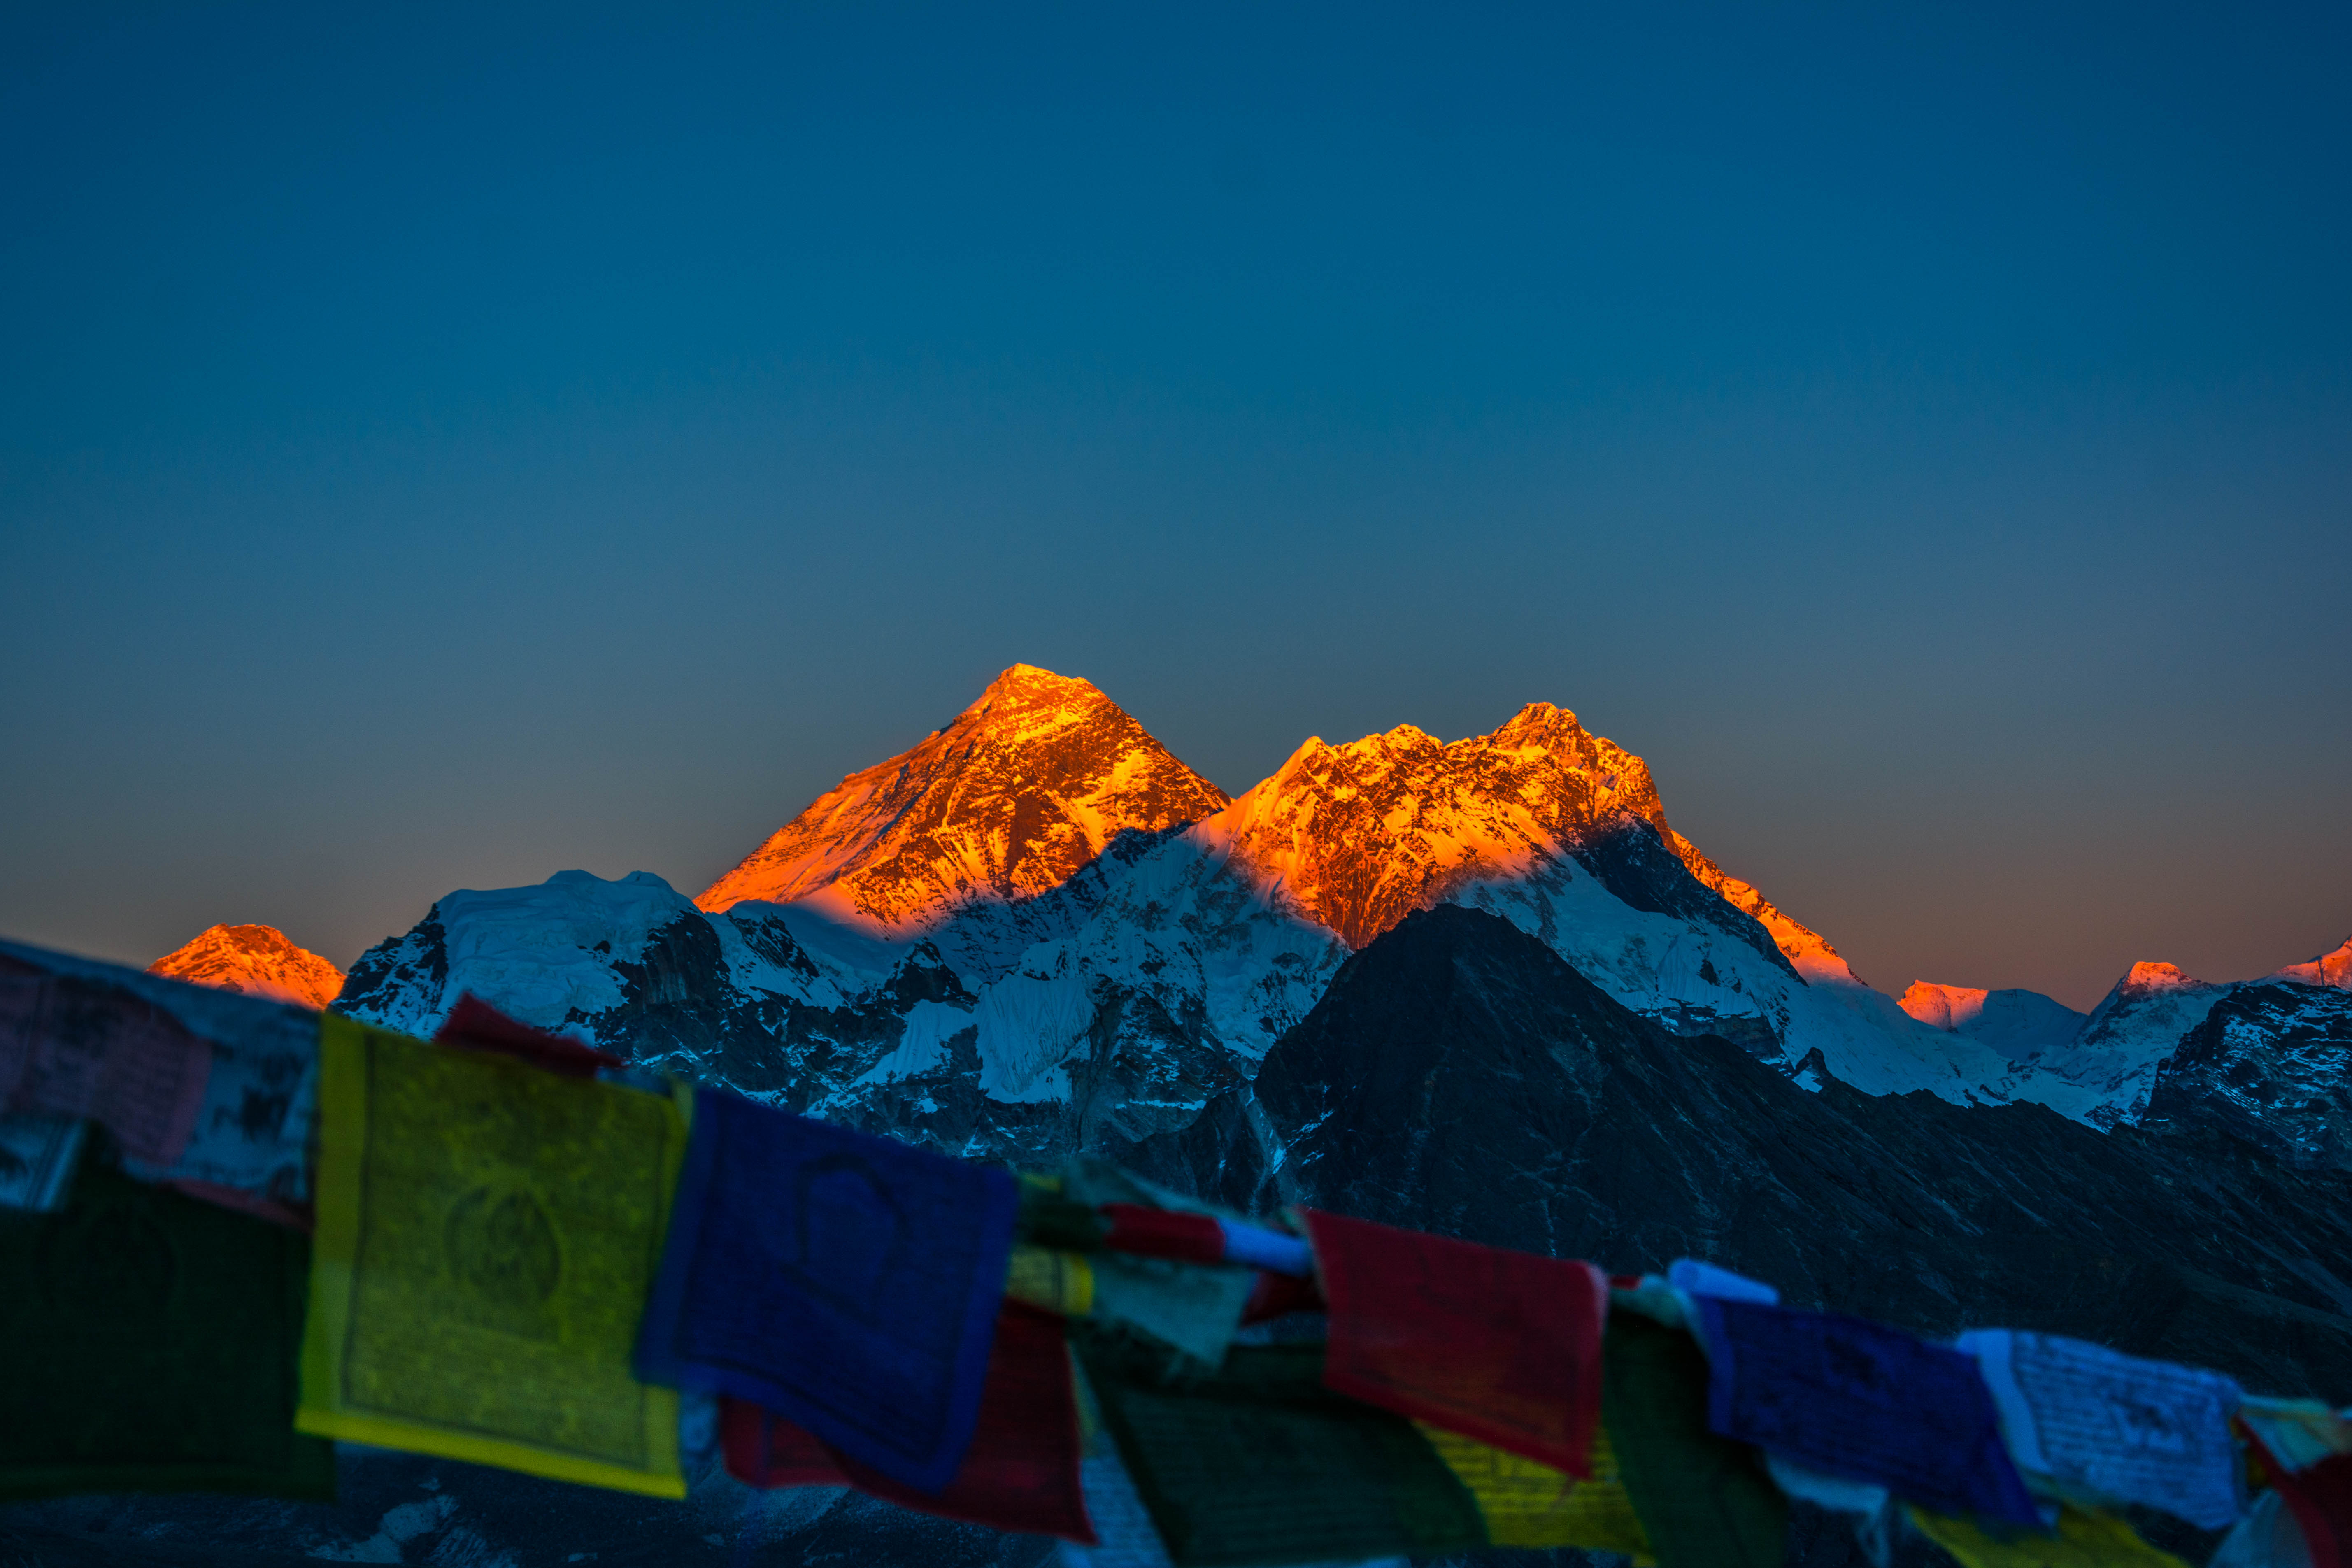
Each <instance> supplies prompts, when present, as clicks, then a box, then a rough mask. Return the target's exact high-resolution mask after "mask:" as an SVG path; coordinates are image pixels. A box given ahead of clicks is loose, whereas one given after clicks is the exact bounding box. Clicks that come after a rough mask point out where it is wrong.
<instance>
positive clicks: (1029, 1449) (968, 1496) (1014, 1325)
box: [719, 1304, 1095, 1544]
mask: <svg viewBox="0 0 2352 1568" xmlns="http://www.w3.org/2000/svg"><path fill="white" fill-rule="evenodd" d="M719 1418H720V1423H721V1431H722V1439H723V1441H724V1444H725V1447H726V1454H727V1470H728V1473H729V1474H730V1475H731V1476H733V1477H734V1478H735V1479H737V1480H740V1481H742V1482H744V1483H745V1484H746V1485H749V1486H754V1487H762V1488H767V1487H784V1486H841V1485H849V1486H855V1487H856V1488H857V1489H858V1490H860V1491H862V1492H866V1493H867V1494H868V1495H870V1496H873V1497H878V1498H881V1499H883V1500H885V1501H887V1502H894V1503H897V1504H898V1505H899V1506H900V1507H902V1508H909V1509H913V1510H917V1511H918V1512H921V1513H929V1514H935V1515H937V1516H938V1517H940V1518H941V1519H954V1520H961V1521H964V1522H966V1523H968V1524H979V1525H985V1526H987V1527H988V1528H990V1529H992V1530H1002V1531H1016V1532H1020V1533H1025V1534H1032V1535H1055V1536H1060V1537H1061V1538H1063V1539H1064V1540H1067V1541H1077V1542H1087V1543H1089V1544H1091V1543H1092V1542H1094V1540H1095V1531H1094V1529H1093V1527H1092V1526H1091V1525H1090V1524H1089V1523H1088V1522H1087V1509H1086V1503H1085V1500H1084V1498H1083V1496H1082V1493H1081V1491H1080V1487H1079V1478H1078V1419H1077V1405H1076V1395H1075V1394H1074V1393H1073V1392H1072V1388H1071V1373H1070V1357H1069V1352H1068V1351H1067V1350H1066V1348H1065V1347H1064V1344H1063V1340H1062V1326H1061V1324H1060V1323H1059V1322H1058V1321H1055V1319H1053V1318H1052V1317H1049V1316H1047V1315H1046V1314H1045V1313H1043V1312H1039V1311H1035V1310H1032V1309H1030V1308H1026V1307H1021V1306H1014V1305H1010V1304H1008V1305H1007V1306H1006V1307H1005V1308H1004V1310H1003V1314H1002V1315H1001V1316H1000V1318H999V1319H998V1321H997V1329H996V1341H995V1346H994V1348H993V1350H992V1352H990V1355H989V1361H988V1381H987V1384H986V1387H985V1389H984V1390H983V1392H982V1395H981V1405H980V1420H979V1423H978V1426H977V1427H976V1428H975V1430H974V1431H973V1434H972V1439H971V1448H970V1449H969V1450H968V1451H967V1452H966V1453H965V1455H964V1458H963V1464H962V1466H961V1468H959V1469H958V1470H957V1471H956V1473H955V1478H954V1479H952V1480H950V1482H949V1483H948V1484H947V1485H946V1486H945V1487H943V1488H941V1489H939V1490H938V1491H937V1492H935V1493H926V1492H920V1491H917V1490H915V1489H913V1488H911V1487H908V1486H906V1485H904V1484H902V1483H900V1482H898V1481H896V1480H893V1479H890V1478H889V1477H888V1476H886V1475H884V1474H882V1473H881V1472H880V1471H879V1470H877V1469H875V1468H873V1467H872V1466H869V1465H862V1464H859V1463H858V1462H857V1461H856V1459H853V1458H849V1457H848V1456H847V1455H845V1454H843V1453H840V1452H839V1451H837V1450H835V1449H833V1448H830V1447H826V1446H825V1445H824V1443H823V1442H821V1441H820V1440H819V1439H818V1438H817V1437H816V1436H814V1434H813V1433H810V1432H808V1431H806V1430H804V1429H803V1428H801V1427H799V1426H794V1425H793V1423H791V1422H788V1421H785V1420H783V1419H782V1418H781V1417H778V1416H775V1415H771V1414H770V1413H768V1412H767V1411H764V1410H762V1409H761V1408H760V1407H759V1406H757V1405H751V1404H750V1403H748V1402H745V1401H742V1400H737V1399H722V1400H721V1402H720V1417H719Z"/></svg>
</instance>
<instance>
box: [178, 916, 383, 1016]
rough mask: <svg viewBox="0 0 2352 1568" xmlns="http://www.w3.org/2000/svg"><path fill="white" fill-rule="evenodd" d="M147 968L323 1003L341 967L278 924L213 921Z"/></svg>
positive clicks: (335, 990) (333, 992) (335, 989)
mask: <svg viewBox="0 0 2352 1568" xmlns="http://www.w3.org/2000/svg"><path fill="white" fill-rule="evenodd" d="M147 972H148V973H150V974H168V975H170V976H171V977H172V978H173V979H174V980H187V981H193V982H194V983H195V984H198V985H214V986H217V987H219V988H220V989H221V990H224V991H242V992H245V993H246V994H248V995H253V996H274V997H276V998H278V1000H279V1001H281V1002H298V1003H299V1004H301V1005H303V1006H305V1007H324V1006H325V1005H327V1004H328V1003H330V1002H332V1001H333V1000H334V999H335V998H336V997H337V996H338V995H339V994H341V992H342V989H343V972H342V971H341V970H340V969H337V968H336V967H335V966H334V965H333V964H331V963H328V962H327V961H326V960H325V959H323V958H320V956H319V955H318V954H317V953H315V952H310V950H308V949H307V948H300V947H297V946H295V945H294V944H293V943H292V942H289V941H287V940H286V933H285V932H284V931H279V930H278V928H277V927H276V926H226V925H223V926H211V927H207V928H206V929H205V930H204V931H200V932H199V933H197V935H196V936H195V937H194V939H193V940H191V941H190V942H187V943H186V944H185V945H184V946H182V947H178V948H175V949H173V951H172V952H167V953H165V954H164V955H163V957H161V958H159V959H157V960H156V961H155V962H154V963H151V964H149V965H148V966H147Z"/></svg>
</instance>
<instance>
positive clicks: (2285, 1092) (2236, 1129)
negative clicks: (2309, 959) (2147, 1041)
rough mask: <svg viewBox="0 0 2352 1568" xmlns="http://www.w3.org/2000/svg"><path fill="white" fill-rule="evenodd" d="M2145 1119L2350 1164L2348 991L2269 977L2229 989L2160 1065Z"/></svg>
mask: <svg viewBox="0 0 2352 1568" xmlns="http://www.w3.org/2000/svg"><path fill="white" fill-rule="evenodd" d="M2316 962H2317V961H2314V963H2316ZM2298 967H2310V966H2298ZM2144 1125H2146V1126H2147V1127H2149V1128H2151V1129H2164V1130H2168V1131H2205V1132H2211V1133H2216V1134H2220V1135H2222V1136H2225V1137H2229V1138H2231V1139H2235V1140H2237V1141H2239V1142H2244V1143H2248V1144H2251V1145H2252V1146H2253V1147H2255V1148H2257V1149H2262V1150H2265V1151H2267V1152H2270V1153H2271V1154H2273V1155H2274V1156H2276V1157H2277V1158H2278V1159H2280V1160H2283V1161H2284V1162H2286V1163H2289V1164H2293V1165H2301V1166H2307V1167H2332V1168H2333V1169H2335V1170H2337V1171H2352V991H2347V990H2343V989H2339V988H2337V987H2336V986H2335V985H2333V984H2319V983H2294V982H2289V983H2279V982H2275V981H2273V982H2256V983H2253V984H2245V985H2240V986H2237V987H2235V988H2234V989H2232V990H2231V992H2230V993H2229V994H2227V995H2225V996H2223V997H2222V998H2221V1000H2220V1001H2218V1002H2216V1003H2214V1004H2213V1006H2212V1010H2211V1011H2210V1012H2208V1013H2207V1014H2206V1015H2205V1019H2204V1022H2202V1023H2200V1024H2199V1025H2198V1026H2196V1027H2195V1028H2193V1029H2191V1030H2189V1033H2188V1035H2187V1036H2186V1037H2183V1038H2182V1039H2181V1041H2180V1044H2179V1047H2178V1048H2177V1049H2175V1050H2174V1051H2173V1053H2172V1054H2171V1055H2170V1056H2168V1057H2167V1058H2165V1059H2164V1062H2163V1065H2162V1066H2161V1067H2159V1068H2158V1069H2157V1073H2156V1087H2155V1089H2154V1090H2153V1091H2152V1092H2151V1093H2150V1094H2149V1096H2148V1107H2147V1120H2146V1121H2145V1122H2144Z"/></svg>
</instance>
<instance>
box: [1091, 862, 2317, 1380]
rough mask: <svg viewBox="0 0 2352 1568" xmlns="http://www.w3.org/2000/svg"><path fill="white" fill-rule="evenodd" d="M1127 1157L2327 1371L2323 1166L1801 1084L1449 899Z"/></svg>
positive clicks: (1443, 1218)
mask: <svg viewBox="0 0 2352 1568" xmlns="http://www.w3.org/2000/svg"><path fill="white" fill-rule="evenodd" d="M1137 1153H1138V1155H1139V1157H1140V1158H1141V1159H1142V1160H1143V1161H1145V1162H1147V1163H1148V1164H1149V1166H1150V1168H1151V1169H1152V1170H1153V1171H1154V1173H1157V1174H1158V1175H1160V1177H1161V1178H1162V1179H1178V1180H1183V1181H1185V1182H1187V1183H1188V1184H1192V1185H1194V1186H1196V1187H1198V1188H1199V1189H1201V1190H1202V1191H1204V1192H1207V1193H1209V1194H1213V1195H1215V1196H1218V1197H1221V1198H1223V1200H1225V1201H1227V1202H1231V1203H1234V1204H1237V1205H1242V1206H1244V1207H1248V1208H1252V1209H1264V1208H1266V1207H1268V1206H1271V1205H1274V1204H1276V1203H1286V1202H1299V1203H1307V1204H1310V1205H1317V1206H1322V1207H1328V1208H1330V1209H1333V1210H1335V1211H1338V1212H1339V1213H1343V1214H1353V1215H1363V1216H1365V1217H1367V1218H1371V1219H1379V1220H1383V1221H1386V1222H1388V1223H1391V1224H1395V1225H1405V1226H1416V1227H1420V1228H1423V1229H1428V1230H1434V1231H1440V1232H1444V1233H1445V1234H1449V1235H1454V1236H1461V1237H1468V1238H1471V1239H1473V1240H1477V1241H1485V1242H1489V1243H1492V1244H1495V1245H1497V1246H1503V1247H1524V1248H1527V1249H1529V1250H1532V1251H1537V1252H1543V1253H1549V1254H1554V1255H1558V1256H1568V1257H1579V1258H1590V1259H1591V1260H1592V1261H1594V1262H1596V1263H1599V1264H1601V1266H1602V1267H1603V1268H1609V1269H1611V1270H1612V1271H1621V1272H1622V1271H1633V1270H1637V1269H1654V1268H1663V1267H1664V1265H1665V1264H1666V1263H1667V1262H1669V1261H1671V1260H1672V1259H1673V1258H1676V1257H1679V1256H1685V1255H1689V1256H1695V1257H1703V1258H1710V1259H1712V1260H1714V1261H1716V1262H1718V1263H1721V1264H1724V1265H1726V1266H1727V1267H1730V1268H1738V1269H1740V1270H1743V1271H1745V1272H1748V1273H1752V1274H1755V1275H1757V1276H1758V1277H1759V1278H1762V1279H1769V1280H1771V1281H1773V1282H1774V1283H1775V1284H1777V1285H1779V1286H1780V1289H1781V1290H1782V1291H1783V1292H1784V1295H1785V1298H1786V1299H1787V1300H1790V1302H1791V1303H1793V1304H1800V1305H1807V1306H1821V1307H1829V1308H1833V1309H1837V1310H1846V1311H1853V1312H1859V1313H1863V1314H1865V1315H1869V1316H1873V1317H1877V1318H1882V1319H1885V1320H1886V1321H1891V1322H1895V1323H1899V1324H1902V1325H1904V1326H1906V1327H1909V1328H1912V1329H1916V1330H1920V1331H1927V1332H1931V1333H1946V1332H1951V1331H1958V1329H1961V1328H1963V1327H1967V1326H1970V1325H1980V1326H1989V1325H2005V1326H2014V1327H2021V1328H2035V1329H2046V1330H2051V1331H2061V1332H2066V1333H2072V1334H2077V1335H2081V1336H2083V1337H2085V1338H2090V1339H2095V1340H2100V1341H2104V1342H2108V1343H2111V1344H2115V1345H2117V1346H2119V1347H2121V1348H2124V1349H2127V1350H2132V1351H2136V1352H2140V1353H2143V1354H2149V1355H2160V1356H2166V1357H2169V1358H2172V1359H2176V1360H2182V1361H2189V1362H2195V1363H2202V1364H2206V1365H2210V1366H2215V1367H2219V1368H2221V1369H2223V1370H2225V1371H2228V1372H2231V1373H2235V1374H2237V1375H2238V1376H2240V1377H2242V1378H2243V1379H2245V1380H2246V1381H2247V1383H2248V1384H2250V1386H2252V1387H2254V1388H2256V1389H2260V1390H2268V1391H2276V1392H2283V1393H2296V1394H2301V1393H2305V1392H2314V1393H2319V1394H2327V1395H2330V1396H2332V1397H2336V1398H2339V1399H2340V1398H2342V1397H2344V1396H2345V1395H2347V1394H2352V1316H2347V1313H2352V1278H2347V1268H2346V1263H2345V1260H2346V1259H2347V1258H2352V1184H2347V1182H2346V1181H2345V1179H2344V1178H2343V1177H2341V1176H2339V1175H2336V1174H2334V1173H2326V1172H2302V1171H2297V1170H2294V1169H2292V1168H2289V1167H2288V1166H2286V1165H2284V1164H2283V1163H2278V1162H2275V1161H2273V1160H2272V1159H2271V1158H2269V1157H2267V1156H2266V1155H2265V1154H2264V1153H2263V1152H2260V1151H2258V1150H2256V1149H2254V1148H2252V1147H2250V1146H2248V1145H2246V1144H2244V1143H2242V1142H2232V1141H2230V1140H2227V1139H2224V1138H2219V1137H2210V1136H2195V1135H2189V1134H2181V1135H2175V1136H2156V1135H2151V1134H2149V1133H2146V1132H2141V1131H2137V1130H2134V1129H2129V1128H2124V1129H2118V1130H2117V1131H2114V1132H2111V1133H2104V1134H2103V1133H2100V1132H2096V1131H2091V1130H2090V1129H2087V1128H2084V1127H2082V1126H2079V1125H2077V1124H2075V1123H2073V1122H2070V1121H2066V1120H2065V1119H2063V1118H2062V1117H2060V1116H2058V1115H2057V1114H2055V1113H2054V1112H2052V1111H2050V1110H2046V1109H2044V1108H2042V1107H2040V1106H2002V1107H1997V1108H1979V1109H1963V1108H1960V1107H1956V1106H1952V1105H1949V1104H1948V1103H1946V1102H1945V1101H1942V1100H1937V1099H1936V1098H1934V1097H1933V1096H1930V1095H1926V1094H1911V1095H1903V1096H1886V1097H1883V1098H1879V1099H1872V1098H1869V1097H1867V1096H1864V1095H1861V1094H1858V1093H1855V1092H1853V1090H1851V1089H1847V1088H1846V1087H1845V1086H1843V1085H1842V1084H1837V1083H1834V1082H1832V1083H1830V1084H1828V1085H1826V1086H1824V1087H1823V1089H1822V1090H1821V1092H1819V1093H1815V1094H1809V1093H1807V1092H1805V1091H1803V1090H1802V1089H1798V1088H1796V1087H1795V1086H1794V1085H1792V1084H1790V1082H1789V1081H1788V1080H1787V1079H1784V1078H1782V1077H1781V1076H1780V1074H1778V1073H1776V1072H1773V1071H1771V1070H1770V1069H1769V1068H1765V1067H1762V1066H1760V1065H1759V1064H1758V1063H1757V1062H1756V1061H1755V1060H1754V1059H1752V1058H1750V1057H1748V1055H1747V1054H1746V1053H1744V1052H1742V1051H1740V1050H1738V1049H1737V1048H1736V1047H1732V1046H1730V1045H1728V1044H1727V1043H1726V1042H1724V1041H1721V1040H1717V1039H1713V1038H1708V1037H1677V1036H1674V1035H1670V1034H1668V1033H1666V1032H1665V1031H1664V1029H1662V1028H1660V1027H1659V1026H1656V1025H1655V1024H1653V1023H1651V1022H1650V1021H1649V1020H1647V1019H1644V1018H1642V1017H1639V1016H1635V1015H1633V1013H1631V1012H1629V1011H1627V1010H1626V1009H1625V1008H1624V1007H1623V1006H1622V1005H1619V1004H1618V1003H1616V1002H1615V1001H1613V1000H1612V999H1611V998H1610V997H1609V996H1608V995H1607V994H1605V993H1603V992H1602V991H1601V990H1600V989H1599V988H1598V987H1597V986H1594V985H1593V984H1591V983H1590V982H1588V981H1586V980H1585V979H1584V978H1583V977H1582V976H1581V975H1580V974H1578V973H1576V972H1575V971H1574V970H1572V969H1570V967H1569V966H1568V965H1567V964H1565V963H1562V962H1561V961H1560V960H1559V957H1558V956H1557V955H1556V954H1555V953H1553V952H1551V951H1550V950H1549V948H1547V947H1545V946H1544V945H1543V944H1542V943H1541V942H1536V941H1534V940H1533V939H1532V938H1529V937H1528V936H1527V935H1525V934H1524V933H1522V932H1521V931H1518V930H1517V928H1515V927H1514V926H1512V925H1510V924H1509V923H1508V922H1507V921H1500V920H1497V919H1495V918H1493V917H1490V916H1487V915H1484V914H1480V913H1478V912H1476V911H1474V910H1463V909H1455V908H1441V909H1437V910H1428V911H1426V912H1423V913H1420V914H1416V915H1413V916H1412V917H1411V918H1409V919H1407V920H1406V921H1404V922H1403V923H1402V925H1400V926H1398V927H1397V928H1396V929H1395V930H1394V931H1391V932H1390V933H1389V934H1388V935H1387V936H1386V937H1383V938H1382V939H1381V941H1379V942H1374V943H1373V944H1372V945H1371V946H1370V947H1368V948H1366V949H1365V950H1364V951H1363V952H1360V953H1358V954H1356V955H1355V956H1354V957H1353V958H1351V959H1349V962H1348V963H1347V964H1346V965H1345V966H1344V967H1343V968H1342V969H1341V970H1340V972H1339V974H1338V976H1337V977H1335V978H1334V980H1333V981H1332V984H1331V986H1330V989H1329V990H1328V992H1327V993H1326V994H1325V995H1324V998H1323V1000H1322V1001H1321V1003H1319V1004H1318V1005H1317V1007H1316V1008H1315V1010H1314V1012H1313V1013H1312V1014H1310V1015H1309V1016H1307V1018H1306V1019H1305V1020H1304V1021H1303V1022H1301V1023H1300V1024H1299V1025H1298V1026H1297V1027H1296V1028H1294V1029H1292V1030H1291V1031H1290V1032H1289V1033H1288V1034H1286V1036H1284V1037H1283V1039H1282V1040H1281V1042H1280V1043H1279V1044H1278V1045H1276V1047H1275V1048H1274V1049H1273V1050H1272V1051H1271V1052H1270V1053H1268V1055H1267V1057H1266V1059H1265V1065H1264V1066H1263V1068H1261V1069H1260V1071H1259V1073H1258V1076H1257V1079H1256V1083H1255V1087H1254V1089H1252V1090H1244V1091H1236V1092H1235V1093H1233V1094H1231V1095H1227V1096H1223V1097H1221V1098H1220V1099H1219V1100H1216V1101H1213V1102H1212V1103H1211V1105H1210V1107H1209V1108H1208V1110H1207V1112H1206V1113H1205V1114H1204V1115H1203V1116H1202V1120H1201V1121H1200V1122H1199V1123H1198V1124H1196V1126H1195V1127H1194V1129H1192V1131H1191V1132H1189V1133H1188V1134H1186V1135H1184V1136H1182V1137H1181V1138H1174V1139H1165V1140H1155V1141H1153V1142H1152V1143H1151V1144H1150V1147H1148V1148H1147V1149H1143V1150H1139V1151H1137Z"/></svg>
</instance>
